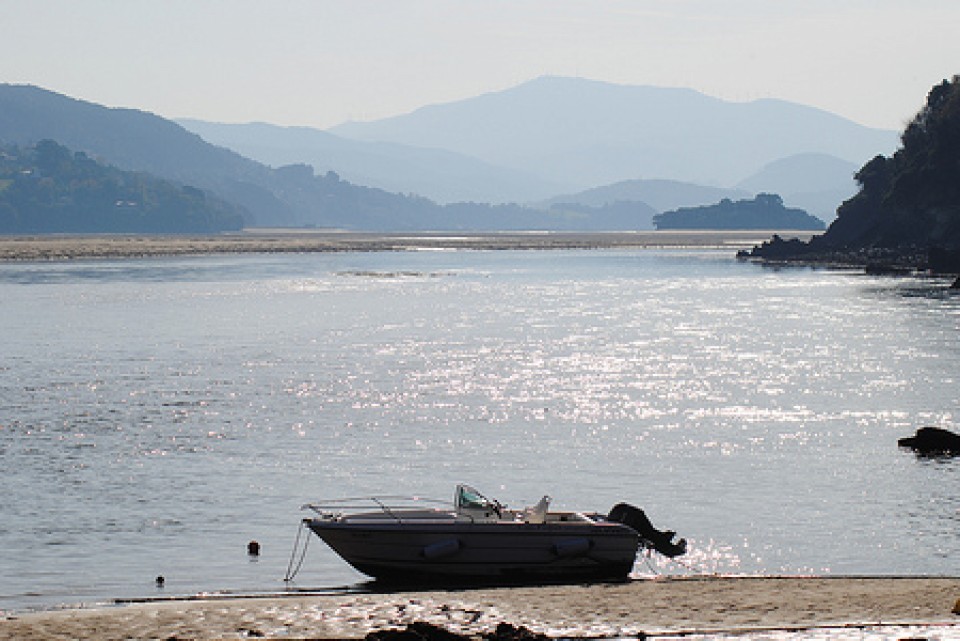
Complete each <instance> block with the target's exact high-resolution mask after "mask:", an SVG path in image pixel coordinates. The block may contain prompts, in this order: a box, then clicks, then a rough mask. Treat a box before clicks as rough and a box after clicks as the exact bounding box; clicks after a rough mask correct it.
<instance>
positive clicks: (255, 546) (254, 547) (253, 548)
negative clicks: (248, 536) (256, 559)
mask: <svg viewBox="0 0 960 641" xmlns="http://www.w3.org/2000/svg"><path fill="white" fill-rule="evenodd" d="M247 554H249V555H250V556H260V544H259V543H257V542H256V541H250V542H249V543H247Z"/></svg>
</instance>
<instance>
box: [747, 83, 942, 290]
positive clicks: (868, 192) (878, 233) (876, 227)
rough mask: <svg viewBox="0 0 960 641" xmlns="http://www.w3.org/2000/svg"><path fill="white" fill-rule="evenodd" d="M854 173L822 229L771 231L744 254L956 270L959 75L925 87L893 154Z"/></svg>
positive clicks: (876, 158) (872, 161)
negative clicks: (797, 234)
mask: <svg viewBox="0 0 960 641" xmlns="http://www.w3.org/2000/svg"><path fill="white" fill-rule="evenodd" d="M855 178H856V180H857V183H858V185H859V187H860V191H859V192H858V193H857V194H856V195H855V196H853V197H852V198H850V199H849V200H847V201H846V202H844V203H843V204H842V205H840V207H839V209H838V210H837V219H836V220H835V221H834V222H833V224H831V225H830V228H829V229H828V230H827V231H826V233H825V234H823V235H822V236H819V237H816V238H813V239H812V240H811V241H810V242H809V243H801V242H791V241H785V240H783V239H780V238H778V237H774V239H772V240H771V241H769V242H767V243H764V244H763V245H761V246H759V247H756V248H754V249H753V251H752V252H750V253H749V254H748V255H749V256H751V257H759V258H765V259H775V260H806V261H821V260H830V261H834V262H848V263H861V264H863V263H870V262H871V261H882V262H886V263H889V264H891V265H896V266H901V267H911V268H921V269H927V268H930V269H933V270H934V271H941V272H958V271H960V260H958V257H960V75H958V76H954V77H953V79H952V80H944V81H943V82H942V83H940V84H939V85H936V86H935V87H933V89H931V90H930V93H929V94H928V96H927V102H926V104H925V105H924V107H923V108H922V109H921V110H920V112H919V113H918V114H917V115H916V117H914V119H913V120H912V121H911V122H910V124H909V125H907V127H906V129H905V130H904V131H903V134H902V135H901V146H900V148H899V149H898V150H897V151H896V152H895V153H894V154H893V156H892V157H885V156H876V157H874V158H873V159H872V160H870V161H869V162H867V163H866V164H865V165H864V166H863V167H862V168H861V169H860V171H858V172H857V173H856V175H855Z"/></svg>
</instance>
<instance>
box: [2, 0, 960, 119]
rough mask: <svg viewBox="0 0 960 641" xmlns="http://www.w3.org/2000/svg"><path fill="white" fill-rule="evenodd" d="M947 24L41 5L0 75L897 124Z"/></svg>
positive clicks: (14, 27)
mask: <svg viewBox="0 0 960 641" xmlns="http://www.w3.org/2000/svg"><path fill="white" fill-rule="evenodd" d="M958 23H960V5H958V4H956V3H953V2H948V1H947V0H918V1H916V2H911V3H903V2H897V1H895V0H874V1H869V2H868V1H867V0H856V1H854V2H847V3H843V5H842V6H837V5H836V4H835V3H831V2H827V0H813V1H806V2H794V1H787V2H777V3H769V2H761V1H760V0H739V1H736V2H733V3H724V4H723V5H722V6H721V5H714V4H712V3H709V2H704V1H703V0H693V1H691V2H684V3H677V2H670V1H668V0H643V1H639V2H626V1H619V0H602V1H600V2H586V1H585V0H578V1H574V2H568V3H563V4H562V5H556V4H555V3H551V2H549V1H548V0H530V1H529V2H524V3H451V2H444V1H443V0H401V1H399V2H393V3H389V4H385V3H376V2H372V1H370V0H359V1H351V2H345V1H338V0H333V1H328V2H308V1H306V0H295V1H291V2H285V3H282V4H279V5H264V4H262V3H257V2H253V1H252V0H234V1H226V0H207V1H204V2H200V3H197V2H185V1H182V0H170V1H166V2H158V1H149V0H147V1H144V2H137V3H116V2H110V1H109V0H87V1H85V2H83V3H76V2H70V1H69V0H41V1H39V2H30V3H27V2H18V3H12V4H10V5H9V6H6V7H5V15H4V20H3V22H2V23H0V82H9V83H17V84H33V85H37V86H40V87H43V88H45V89H49V90H52V91H56V92H58V93H63V94H66V95H69V96H71V97H75V98H78V99H82V100H87V101H90V102H95V103H99V104H104V105H110V106H114V107H128V108H134V109H140V110H144V111H149V112H152V113H156V114H158V115H161V116H164V117H167V118H171V119H175V118H196V119H201V120H208V121H213V122H223V123H248V122H269V123H272V124H277V125H282V126H306V127H315V128H319V129H329V128H330V127H333V126H335V125H338V124H342V123H345V122H349V121H369V120H377V119H381V118H386V117H390V116H396V115H401V114H405V113H409V112H411V111H414V110H416V109H417V108H419V107H423V106H427V105H432V104H438V103H448V102H453V101H457V100H462V99H466V98H471V97H474V96H478V95H482V94H485V93H490V92H494V91H500V90H503V89H507V88H510V87H513V86H516V85H518V84H521V83H523V82H526V81H529V80H532V79H535V78H538V77H541V76H566V77H574V78H585V79H591V80H599V81H604V82H612V83H616V84H628V85H643V86H655V87H679V88H690V89H694V90H696V91H699V92H701V93H704V94H706V95H708V96H712V97H716V98H720V99H723V100H727V101H733V102H749V101H752V100H756V99H761V98H776V99H781V100H785V101H789V102H796V103H800V104H804V105H809V106H812V107H816V108H818V109H822V110H824V111H828V112H830V113H834V114H837V115H839V116H842V117H844V118H847V119H850V120H853V121H854V122H857V123H858V124H862V125H865V126H868V127H874V128H881V129H891V130H897V131H899V130H900V129H902V127H903V125H904V124H905V123H906V122H907V121H909V120H910V118H912V116H913V115H914V114H915V113H916V111H917V110H918V109H919V108H920V107H921V106H922V104H923V101H924V98H925V96H926V93H927V92H928V91H929V89H930V87H931V86H932V85H934V84H936V83H938V82H939V81H941V80H942V79H944V78H949V77H952V76H953V75H954V74H955V73H957V72H958V71H960V70H958V69H957V68H955V66H954V65H955V62H954V61H956V60H960V41H958V40H957V39H956V38H955V37H954V34H953V25H956V24H958ZM901 43H902V44H901Z"/></svg>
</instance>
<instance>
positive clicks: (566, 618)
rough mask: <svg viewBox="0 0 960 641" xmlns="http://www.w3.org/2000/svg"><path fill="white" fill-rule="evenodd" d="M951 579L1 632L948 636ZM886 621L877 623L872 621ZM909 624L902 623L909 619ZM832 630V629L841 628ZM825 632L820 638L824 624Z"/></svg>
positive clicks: (719, 584) (88, 616)
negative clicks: (509, 629) (506, 626)
mask: <svg viewBox="0 0 960 641" xmlns="http://www.w3.org/2000/svg"><path fill="white" fill-rule="evenodd" d="M958 599H960V578H930V577H926V578H923V577H909V578H908V577H903V578H899V577H896V578H895V577H827V578H824V577H673V578H656V579H644V580H635V581H630V582H627V583H614V584H599V585H577V586H544V587H517V588H497V589H492V588H491V589H476V590H458V591H422V592H419V591H414V592H392V593H340V594H318V595H313V594H300V593H296V592H292V593H286V594H284V595H269V596H261V597H253V596H250V597H246V598H235V597H230V596H223V597H213V596H210V597H203V598H199V597H198V598H193V599H184V600H173V599H172V600H165V601H146V602H137V603H130V604H124V605H115V606H109V607H97V608H79V609H59V610H53V611H45V612H30V613H15V614H8V615H6V616H4V617H2V618H0V638H2V639H21V640H27V641H30V640H39V639H45V640H47V639H100V640H103V641H112V640H119V639H244V638H254V637H256V638H277V639H281V638H282V639H359V638H363V637H364V636H365V635H366V634H367V633H368V632H370V631H372V630H382V629H391V628H402V627H404V626H405V625H406V624H408V623H411V622H413V621H425V622H430V623H433V624H437V625H440V626H442V627H444V628H446V629H448V630H450V631H452V632H457V633H460V634H466V635H471V636H478V635H481V634H484V633H486V632H490V631H492V630H493V629H494V628H495V627H496V625H497V624H498V623H500V622H507V623H511V624H513V625H516V626H525V627H527V628H529V629H530V630H533V631H536V632H540V633H544V634H547V635H548V636H550V637H554V638H571V637H584V638H623V637H634V638H636V637H638V636H642V635H650V636H678V635H688V634H695V633H699V634H704V635H706V636H707V637H710V636H716V635H720V634H728V635H729V634H736V635H739V634H744V633H754V634H756V633H758V632H761V631H786V632H791V631H802V630H818V631H819V632H818V635H819V636H818V637H817V638H824V636H823V630H828V631H829V630H831V629H832V630H842V631H849V630H855V631H857V630H861V629H875V628H876V627H879V628H880V629H881V630H882V629H889V630H891V631H892V634H893V635H894V636H893V637H892V638H896V637H897V636H898V635H899V634H900V632H898V631H897V630H898V628H897V626H925V627H922V628H920V629H922V630H930V629H934V630H936V636H937V638H951V639H955V638H960V616H957V615H956V614H954V613H953V610H954V609H955V608H956V607H957V605H958V603H957V601H958ZM884 626H886V628H885V627H884ZM911 629H913V630H915V629H917V628H907V630H908V632H909V630H911ZM841 636H843V635H841ZM826 638H830V635H829V634H827V635H826Z"/></svg>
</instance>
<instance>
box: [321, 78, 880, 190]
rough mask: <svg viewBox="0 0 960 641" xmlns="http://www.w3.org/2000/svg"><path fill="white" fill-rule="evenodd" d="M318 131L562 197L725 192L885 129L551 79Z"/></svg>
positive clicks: (857, 155)
mask: <svg viewBox="0 0 960 641" xmlns="http://www.w3.org/2000/svg"><path fill="white" fill-rule="evenodd" d="M517 123H520V124H517ZM328 131H330V132H331V133H335V134H337V135H340V136H344V137H347V138H353V139H358V140H367V141H369V140H377V141H382V142H396V143H400V144H416V145H418V146H424V147H430V148H441V149H447V150H450V151H455V152H457V153H461V154H464V155H467V156H472V157H475V158H479V159H481V160H484V161H486V162H489V163H492V164H495V165H499V166H505V167H511V168H518V169H526V170H528V171H532V170H536V171H537V173H538V174H539V175H541V176H542V177H545V178H548V179H550V180H553V181H557V182H561V183H565V184H568V185H570V186H571V187H572V189H571V191H576V190H580V189H587V188H590V187H594V186H597V185H604V184H610V183H614V182H618V181H621V180H627V179H633V178H638V177H647V178H671V179H675V180H681V181H685V182H694V183H698V184H714V185H732V184H735V183H736V182H737V181H738V180H741V179H743V178H744V177H745V176H749V175H751V174H752V173H755V172H756V171H757V170H759V168H760V167H762V166H763V165H765V164H767V163H769V162H772V161H774V160H776V159H778V158H782V157H785V156H789V155H793V154H796V153H803V152H822V153H827V154H830V155H834V156H837V157H839V158H842V159H845V160H848V161H850V162H862V160H863V158H868V157H871V156H873V155H875V154H876V153H882V152H887V151H889V150H892V149H893V148H895V146H896V133H895V132H893V131H886V130H877V129H872V128H869V127H864V126H862V125H858V124H856V123H853V122H852V121H849V120H847V119H845V118H842V117H841V116H838V115H836V114H832V113H830V112H826V111H823V110H820V109H817V108H814V107H808V106H805V105H798V104H796V103H790V102H787V101H783V100H778V99H771V98H765V99H761V100H756V101H752V102H748V103H734V102H728V101H723V100H721V99H719V98H713V97H711V96H707V95H705V94H702V93H699V92H696V91H694V90H692V89H684V88H668V87H666V88H665V87H651V86H644V85H616V84H612V83H605V82H601V81H596V80H584V79H578V78H566V77H556V76H552V77H541V78H538V79H535V80H531V81H529V82H526V83H523V84H520V85H517V86H515V87H512V88H510V89H506V90H503V91H499V92H491V93H487V94H483V95H480V96H477V97H475V98H469V99H464V100H460V101H455V102H451V103H445V104H438V105H428V106H425V107H421V108H420V109H417V110H414V111H412V112H410V113H408V114H402V115H398V116H393V117H390V118H385V119H381V120H376V121H370V122H365V123H359V122H353V123H345V124H342V125H338V126H336V127H332V128H330V129H329V130H328Z"/></svg>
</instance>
